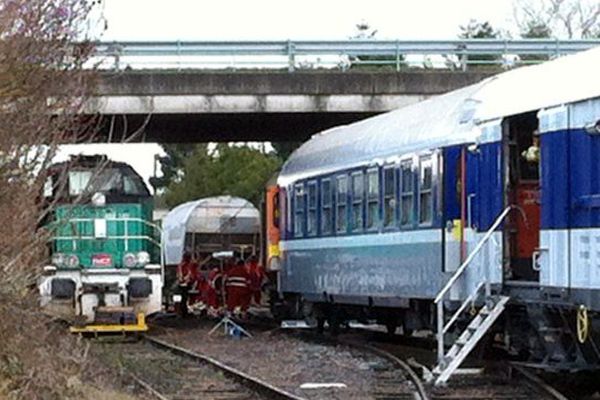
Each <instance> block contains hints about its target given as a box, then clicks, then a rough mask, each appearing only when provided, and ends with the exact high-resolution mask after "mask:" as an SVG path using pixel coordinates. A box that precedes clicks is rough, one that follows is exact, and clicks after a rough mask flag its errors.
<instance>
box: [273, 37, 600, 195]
mask: <svg viewBox="0 0 600 400" xmlns="http://www.w3.org/2000/svg"><path fill="white" fill-rule="evenodd" d="M599 71H600V48H595V49H592V50H589V51H586V52H582V53H579V54H575V55H571V56H566V57H562V58H559V59H557V60H553V61H549V62H546V63H543V64H539V65H534V66H530V67H522V68H518V69H515V70H511V71H508V72H504V73H501V74H499V75H496V76H494V77H492V78H488V79H486V80H484V81H482V82H480V83H478V84H475V85H471V86H468V87H466V88H462V89H459V90H455V91H453V92H450V93H447V94H444V95H441V96H437V97H435V98H431V99H428V100H425V101H423V102H420V103H417V104H413V105H410V106H407V107H404V108H401V109H398V110H395V111H391V112H388V113H385V114H382V115H378V116H376V117H372V118H368V119H365V120H363V121H359V122H355V123H353V124H350V125H346V126H340V127H335V128H333V129H330V130H327V131H324V132H321V133H318V134H316V135H314V136H313V137H312V138H311V139H310V140H309V141H308V142H306V143H304V144H303V145H302V146H301V147H300V148H299V149H297V150H296V151H295V152H294V153H293V154H292V155H291V156H290V158H289V159H288V160H287V161H286V163H285V164H284V166H283V169H282V172H281V174H280V176H279V179H278V183H279V184H280V185H287V184H289V183H290V182H293V181H295V180H297V179H302V178H305V177H310V176H315V175H320V174H326V173H328V172H332V171H335V170H339V169H344V168H351V167H352V166H355V165H364V164H365V163H369V162H374V161H375V160H385V159H386V158H390V157H394V156H396V157H397V156H401V155H404V154H408V153H411V152H415V151H421V150H426V149H432V148H438V147H443V146H449V145H452V144H459V143H468V142H475V141H477V140H478V139H479V137H480V135H481V129H480V124H481V123H482V122H485V121H490V120H493V119H498V118H502V117H505V116H510V115H515V114H520V113H524V112H528V111H534V110H540V109H543V108H548V107H552V106H556V105H561V104H565V103H571V102H576V101H580V100H585V99H589V98H594V97H600V76H599V75H600V74H599Z"/></svg>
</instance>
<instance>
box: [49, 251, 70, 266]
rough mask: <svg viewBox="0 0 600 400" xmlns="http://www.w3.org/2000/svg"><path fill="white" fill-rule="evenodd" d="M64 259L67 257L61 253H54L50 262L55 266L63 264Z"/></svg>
mask: <svg viewBox="0 0 600 400" xmlns="http://www.w3.org/2000/svg"><path fill="white" fill-rule="evenodd" d="M66 261H67V258H66V257H65V255H64V254H63V253H56V254H53V255H52V264H54V265H56V266H57V267H62V266H64V265H65V262H66Z"/></svg>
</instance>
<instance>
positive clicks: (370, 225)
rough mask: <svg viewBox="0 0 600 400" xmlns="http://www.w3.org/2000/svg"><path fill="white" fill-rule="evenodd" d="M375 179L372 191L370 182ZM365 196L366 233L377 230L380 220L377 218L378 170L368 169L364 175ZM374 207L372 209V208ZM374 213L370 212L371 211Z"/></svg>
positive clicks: (379, 184) (379, 186)
mask: <svg viewBox="0 0 600 400" xmlns="http://www.w3.org/2000/svg"><path fill="white" fill-rule="evenodd" d="M373 177H374V178H375V180H374V183H375V186H376V187H375V190H372V187H371V183H373V182H372V181H371V179H372V178H373ZM365 184H366V185H365V194H366V196H365V197H366V199H365V200H366V201H365V203H366V212H365V221H364V224H365V229H366V230H367V231H374V230H377V229H378V228H379V224H380V222H381V221H380V220H381V218H380V217H379V203H380V201H379V195H380V193H381V182H380V179H379V168H377V167H375V168H369V169H368V170H367V172H366V174H365ZM373 206H374V207H373ZM373 210H374V211H375V212H372V211H373Z"/></svg>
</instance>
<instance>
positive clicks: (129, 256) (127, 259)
mask: <svg viewBox="0 0 600 400" xmlns="http://www.w3.org/2000/svg"><path fill="white" fill-rule="evenodd" d="M136 264H137V257H136V255H135V254H133V253H125V255H124V256H123V265H124V266H126V267H127V268H133V267H135V266H136Z"/></svg>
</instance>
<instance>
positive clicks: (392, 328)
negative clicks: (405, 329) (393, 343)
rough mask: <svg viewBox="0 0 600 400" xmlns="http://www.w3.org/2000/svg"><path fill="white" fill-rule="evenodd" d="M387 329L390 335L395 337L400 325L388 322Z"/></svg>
mask: <svg viewBox="0 0 600 400" xmlns="http://www.w3.org/2000/svg"><path fill="white" fill-rule="evenodd" d="M385 329H386V331H387V334H388V335H390V336H393V335H395V334H396V330H398V324H397V323H395V322H387V323H386V324H385Z"/></svg>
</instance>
